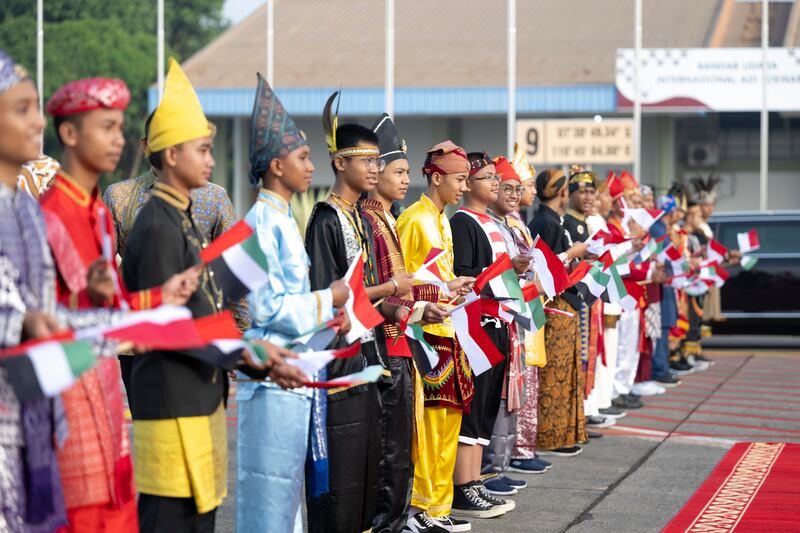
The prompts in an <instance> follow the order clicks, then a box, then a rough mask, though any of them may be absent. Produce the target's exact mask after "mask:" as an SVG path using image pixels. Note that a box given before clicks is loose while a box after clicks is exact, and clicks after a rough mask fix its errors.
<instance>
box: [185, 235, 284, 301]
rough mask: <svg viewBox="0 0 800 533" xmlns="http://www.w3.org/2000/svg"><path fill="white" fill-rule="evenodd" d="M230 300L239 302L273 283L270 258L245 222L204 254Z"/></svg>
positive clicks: (214, 243) (215, 241)
mask: <svg viewBox="0 0 800 533" xmlns="http://www.w3.org/2000/svg"><path fill="white" fill-rule="evenodd" d="M200 258H201V259H202V261H203V263H205V264H207V265H208V266H209V268H210V269H211V271H212V272H213V273H214V275H215V277H216V281H217V283H218V284H219V286H220V288H221V289H222V291H223V293H224V294H225V297H226V298H229V299H233V300H238V299H240V298H244V297H245V296H247V295H248V294H249V293H251V292H252V291H255V290H258V289H260V288H261V287H263V286H264V285H266V284H267V283H268V282H269V276H268V275H267V271H268V270H269V269H268V265H267V258H266V256H265V255H264V252H263V251H262V250H261V245H260V244H259V242H258V235H256V233H255V232H254V231H253V228H251V227H250V226H249V225H248V224H247V222H246V221H244V220H242V221H240V222H239V223H237V224H236V225H235V226H233V227H232V228H231V229H229V230H228V231H226V232H225V233H223V234H222V235H220V236H219V237H218V238H216V239H215V240H214V242H212V243H211V244H210V245H209V246H207V247H206V248H204V249H203V251H202V252H201V253H200Z"/></svg>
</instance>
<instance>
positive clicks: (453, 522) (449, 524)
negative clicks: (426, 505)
mask: <svg viewBox="0 0 800 533" xmlns="http://www.w3.org/2000/svg"><path fill="white" fill-rule="evenodd" d="M428 519H429V520H433V521H434V522H436V524H437V525H438V526H439V527H442V528H444V530H445V531H454V532H458V531H472V524H470V523H469V522H467V521H466V520H459V519H458V518H453V517H452V516H451V515H446V516H437V517H436V518H433V517H428Z"/></svg>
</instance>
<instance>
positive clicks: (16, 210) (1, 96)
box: [0, 50, 68, 533]
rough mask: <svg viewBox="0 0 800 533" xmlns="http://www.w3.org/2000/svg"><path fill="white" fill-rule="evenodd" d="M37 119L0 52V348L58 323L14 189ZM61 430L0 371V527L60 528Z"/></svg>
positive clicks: (34, 147)
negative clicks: (20, 395) (21, 399)
mask: <svg viewBox="0 0 800 533" xmlns="http://www.w3.org/2000/svg"><path fill="white" fill-rule="evenodd" d="M44 125H45V122H44V120H43V118H42V114H41V112H40V109H39V95H38V93H37V92H36V85H35V84H34V83H33V81H32V80H31V79H30V76H29V75H28V73H27V71H26V70H25V69H24V68H23V67H22V66H21V65H19V64H17V63H16V62H15V61H14V60H13V59H12V58H11V57H10V56H8V55H7V54H6V53H5V52H4V51H3V50H0V219H1V220H2V221H3V223H2V224H0V348H12V347H14V346H16V345H18V344H19V343H20V342H22V341H23V340H27V339H31V338H36V337H45V336H48V335H51V334H53V333H55V332H56V331H57V330H58V329H59V326H58V324H57V323H56V321H55V319H54V318H53V315H54V314H55V312H56V301H55V272H54V270H53V263H52V258H51V256H50V250H49V249H48V247H47V237H46V234H45V226H44V220H43V218H42V214H41V211H40V209H39V206H38V205H37V203H36V200H34V199H33V197H31V196H30V195H29V194H27V193H26V192H23V191H20V190H19V189H17V176H18V174H19V172H20V168H21V167H22V165H23V164H24V163H26V162H28V161H30V160H32V159H36V158H37V157H38V156H39V154H41V150H42V144H41V142H42V141H41V139H42V131H43V130H44ZM55 401H56V403H57V402H59V400H55ZM59 427H60V431H59V430H58V428H59ZM65 436H66V427H65V425H64V424H63V416H58V409H56V410H55V412H54V409H53V401H51V400H50V399H48V398H41V399H38V400H34V401H30V402H25V403H24V404H20V402H19V401H18V400H17V397H16V395H15V393H14V389H13V387H12V385H11V383H10V382H9V379H8V374H7V373H6V370H5V369H0V530H2V531H8V532H10V533H29V532H34V533H50V532H52V531H54V530H57V529H58V528H60V527H63V526H67V524H68V522H67V515H66V511H65V509H64V499H63V496H62V489H61V477H60V474H59V469H58V464H57V462H56V455H55V449H54V448H55V446H56V443H57V442H63V439H64V438H65Z"/></svg>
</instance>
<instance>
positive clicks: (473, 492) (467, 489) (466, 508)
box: [450, 483, 506, 518]
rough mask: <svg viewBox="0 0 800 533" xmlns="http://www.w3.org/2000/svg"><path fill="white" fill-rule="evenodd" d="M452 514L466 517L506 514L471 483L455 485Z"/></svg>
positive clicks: (489, 516)
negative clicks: (484, 497)
mask: <svg viewBox="0 0 800 533" xmlns="http://www.w3.org/2000/svg"><path fill="white" fill-rule="evenodd" d="M450 512H451V514H453V515H455V516H463V517H465V518H494V517H496V516H501V515H504V514H506V512H505V511H503V510H502V509H501V508H499V507H496V506H494V505H492V504H491V503H489V502H488V501H486V500H484V499H483V497H481V495H480V492H478V489H477V488H476V487H475V486H474V485H473V484H471V483H469V484H466V485H459V486H456V487H453V505H452V507H451V511H450Z"/></svg>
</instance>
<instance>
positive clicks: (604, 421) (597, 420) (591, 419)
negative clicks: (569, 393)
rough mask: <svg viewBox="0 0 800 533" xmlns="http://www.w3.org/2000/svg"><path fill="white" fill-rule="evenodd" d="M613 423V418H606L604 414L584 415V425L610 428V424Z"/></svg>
mask: <svg viewBox="0 0 800 533" xmlns="http://www.w3.org/2000/svg"><path fill="white" fill-rule="evenodd" d="M614 423H615V422H614V419H613V418H611V417H609V418H606V417H604V416H591V415H590V416H587V417H586V427H591V428H597V429H602V428H610V427H611V426H613V425H614Z"/></svg>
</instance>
